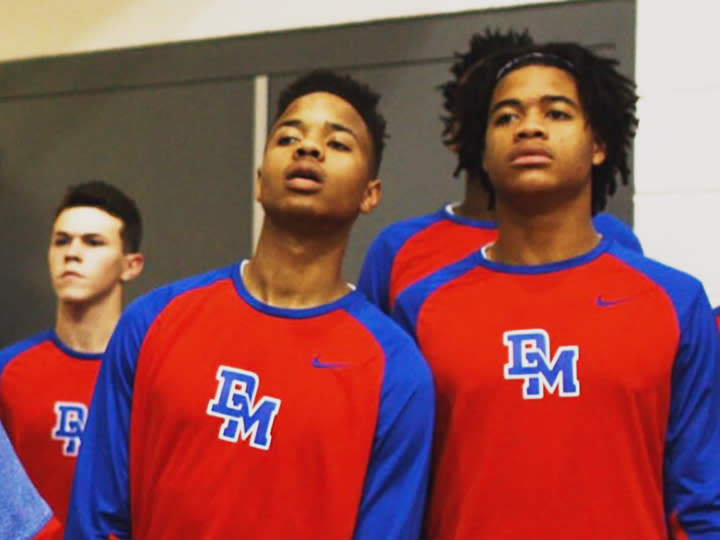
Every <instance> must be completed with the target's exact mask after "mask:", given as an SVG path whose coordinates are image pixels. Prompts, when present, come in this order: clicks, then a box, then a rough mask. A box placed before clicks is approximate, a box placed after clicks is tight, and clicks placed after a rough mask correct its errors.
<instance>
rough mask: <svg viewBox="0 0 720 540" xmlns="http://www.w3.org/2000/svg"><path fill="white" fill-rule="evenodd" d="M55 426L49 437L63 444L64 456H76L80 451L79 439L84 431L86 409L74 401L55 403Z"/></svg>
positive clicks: (82, 404) (83, 405)
mask: <svg viewBox="0 0 720 540" xmlns="http://www.w3.org/2000/svg"><path fill="white" fill-rule="evenodd" d="M53 409H54V411H55V426H54V427H53V429H52V431H51V432H50V435H51V437H52V438H53V439H55V440H57V441H62V442H63V447H62V453H63V455H64V456H77V455H78V452H79V451H80V438H81V437H82V433H83V429H85V419H86V418H87V407H86V406H85V404H84V403H77V402H75V401H56V402H55V406H54V407H53Z"/></svg>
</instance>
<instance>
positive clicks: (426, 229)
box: [358, 29, 642, 313]
mask: <svg viewBox="0 0 720 540" xmlns="http://www.w3.org/2000/svg"><path fill="white" fill-rule="evenodd" d="M531 44H532V39H531V38H530V35H529V34H528V33H527V32H523V33H518V32H515V31H512V30H510V31H508V32H501V31H492V30H489V29H488V30H486V31H485V33H484V34H475V35H473V36H472V38H471V40H470V48H469V50H468V51H467V52H466V53H464V54H460V53H457V54H456V62H455V63H454V64H453V66H452V67H451V69H450V71H451V72H452V74H453V78H452V79H451V80H450V81H448V82H446V83H445V84H443V85H442V91H443V97H444V107H445V110H446V112H447V116H446V117H445V119H444V120H445V130H444V132H443V135H444V137H445V143H446V145H447V146H448V147H449V148H450V149H451V150H453V151H456V145H455V144H452V143H450V140H451V139H452V134H453V133H454V131H455V130H457V128H458V126H459V118H458V116H457V114H456V110H455V91H456V89H457V86H458V84H459V83H460V81H462V80H463V78H464V77H466V76H467V73H468V72H469V71H470V70H471V68H472V67H473V66H474V65H475V63H476V62H477V61H479V60H480V59H482V58H484V57H485V56H487V54H488V53H489V52H490V51H491V50H493V49H497V48H505V47H516V46H528V45H531ZM457 172H459V171H456V173H457ZM593 225H594V226H595V229H596V230H597V231H598V232H599V233H601V234H602V235H603V236H606V237H611V238H613V239H615V240H617V241H618V242H620V243H621V244H623V245H625V246H626V247H628V248H630V249H634V250H636V251H638V252H640V253H642V248H641V247H640V242H639V241H638V239H637V237H636V236H635V234H634V233H633V232H632V229H630V227H628V226H627V225H626V224H625V223H623V222H622V221H621V220H619V219H618V218H616V217H615V216H613V215H612V214H608V213H605V212H600V213H598V214H596V215H595V216H594V218H593ZM496 237H497V224H496V222H495V214H494V212H493V210H492V209H490V207H489V193H488V191H487V189H486V188H485V186H484V185H483V183H482V181H481V180H480V179H479V178H478V177H477V176H476V175H474V174H471V173H469V172H468V171H466V172H465V196H464V199H463V201H461V202H459V203H451V204H447V205H445V206H444V207H443V208H441V209H440V210H438V211H436V212H433V213H432V214H428V215H424V216H419V217H414V218H410V219H405V220H402V221H399V222H397V223H394V224H392V225H390V226H389V227H387V228H386V229H384V230H383V231H382V232H381V233H380V234H379V235H378V236H377V238H376V239H375V240H374V241H373V242H372V244H371V245H370V248H369V249H368V252H367V254H366V256H365V260H364V262H363V266H362V269H361V271H360V277H359V278H358V288H359V289H360V290H361V291H363V292H364V293H365V294H366V296H367V297H368V298H369V299H370V301H372V302H373V303H374V304H376V305H377V306H379V307H380V308H381V309H382V310H383V311H385V312H386V313H390V311H391V310H392V307H393V305H394V303H395V299H396V298H397V296H398V294H400V292H401V291H402V290H403V289H405V288H406V287H407V286H408V285H410V284H412V283H414V282H415V281H417V280H419V279H420V278H423V277H425V276H428V275H430V274H431V273H432V272H434V271H435V270H438V269H440V268H441V267H443V266H446V265H448V264H450V263H452V262H455V261H457V260H459V259H462V258H463V257H465V256H466V255H469V254H470V253H472V252H473V251H476V250H477V249H479V248H480V247H481V246H483V245H484V244H486V243H487V242H490V241H492V240H494V239H495V238H496Z"/></svg>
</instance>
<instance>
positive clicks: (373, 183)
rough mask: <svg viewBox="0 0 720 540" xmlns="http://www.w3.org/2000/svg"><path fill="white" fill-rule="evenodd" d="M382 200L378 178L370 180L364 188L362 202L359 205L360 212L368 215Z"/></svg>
mask: <svg viewBox="0 0 720 540" xmlns="http://www.w3.org/2000/svg"><path fill="white" fill-rule="evenodd" d="M381 198H382V182H380V180H379V179H378V178H374V179H373V180H370V181H369V182H368V184H367V186H366V187H365V193H364V194H363V200H362V202H361V203H360V212H362V213H363V214H369V213H370V212H372V211H373V210H374V209H375V207H376V206H377V205H378V203H379V202H380V199H381Z"/></svg>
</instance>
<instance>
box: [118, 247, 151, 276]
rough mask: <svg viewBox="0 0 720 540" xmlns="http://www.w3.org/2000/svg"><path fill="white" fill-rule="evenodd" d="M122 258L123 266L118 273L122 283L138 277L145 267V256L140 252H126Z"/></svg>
mask: <svg viewBox="0 0 720 540" xmlns="http://www.w3.org/2000/svg"><path fill="white" fill-rule="evenodd" d="M124 258H125V261H124V263H125V268H124V270H123V271H122V273H121V274H120V281H122V282H123V283H125V282H127V281H132V280H133V279H135V278H136V277H138V276H139V275H140V273H141V272H142V271H143V268H145V257H143V255H142V253H126V254H125V255H124Z"/></svg>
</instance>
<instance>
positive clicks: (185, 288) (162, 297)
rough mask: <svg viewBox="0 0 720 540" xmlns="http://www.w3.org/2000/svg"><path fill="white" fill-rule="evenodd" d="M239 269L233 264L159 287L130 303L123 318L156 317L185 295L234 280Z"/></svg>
mask: <svg viewBox="0 0 720 540" xmlns="http://www.w3.org/2000/svg"><path fill="white" fill-rule="evenodd" d="M238 268H239V265H238V264H232V265H230V266H226V267H223V268H219V269H216V270H211V271H209V272H205V273H202V274H198V275H195V276H191V277H187V278H184V279H180V280H178V281H174V282H171V283H168V284H165V285H162V286H160V287H157V288H155V289H153V290H151V291H149V292H147V293H145V294H144V295H142V296H140V297H138V298H137V299H135V300H134V301H133V302H132V303H130V305H129V306H128V307H127V309H126V310H125V313H124V314H123V317H124V318H128V317H138V318H145V317H147V316H151V317H153V316H156V315H157V314H158V313H160V312H161V311H162V310H163V309H165V308H166V307H167V305H168V304H170V303H171V302H172V301H173V300H175V299H177V298H179V297H181V296H183V295H185V294H188V293H190V292H193V291H199V290H202V289H204V288H207V287H209V286H211V285H213V284H215V283H217V282H219V281H223V280H229V279H232V273H233V272H234V271H236V270H238Z"/></svg>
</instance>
